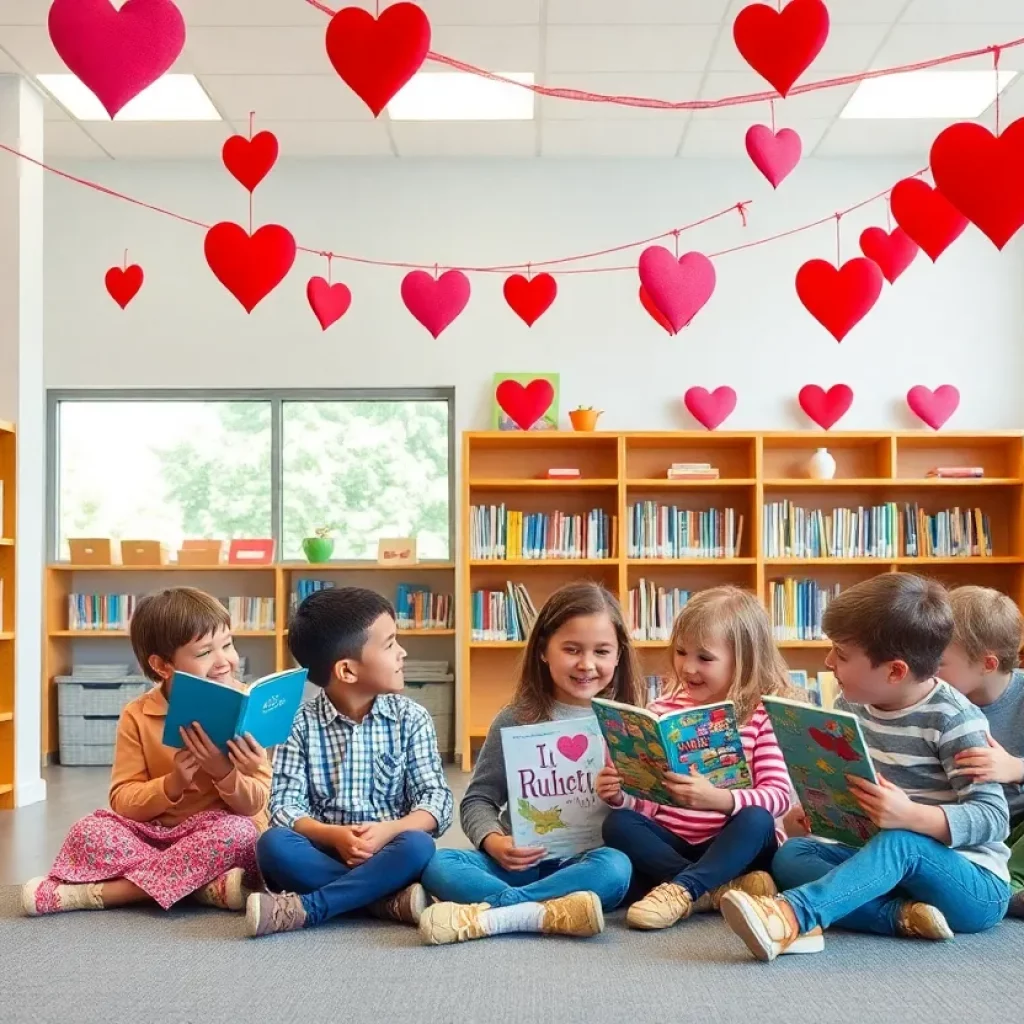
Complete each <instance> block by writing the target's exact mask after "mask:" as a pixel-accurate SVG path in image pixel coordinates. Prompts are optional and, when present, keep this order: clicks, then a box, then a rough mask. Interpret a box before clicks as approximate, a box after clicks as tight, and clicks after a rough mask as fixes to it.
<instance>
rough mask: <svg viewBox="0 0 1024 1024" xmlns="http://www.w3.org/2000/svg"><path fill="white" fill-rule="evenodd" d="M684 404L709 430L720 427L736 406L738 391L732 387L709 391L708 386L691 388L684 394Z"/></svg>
mask: <svg viewBox="0 0 1024 1024" xmlns="http://www.w3.org/2000/svg"><path fill="white" fill-rule="evenodd" d="M683 404H684V405H685V406H686V408H687V409H689V411H690V415H691V416H692V417H693V418H694V419H695V420H696V421H697V422H698V423H699V424H700V425H701V426H702V427H706V428H707V429H708V430H714V429H715V428H716V427H720V426H721V425H722V424H723V423H724V422H725V421H726V420H727V419H728V418H729V417H730V416H731V415H732V412H733V410H734V409H735V408H736V392H735V391H733V389H732V388H730V387H726V386H725V385H723V386H722V387H718V388H715V390H714V391H708V390H707V389H706V388H699V387H694V388H689V389H687V392H686V394H685V395H683Z"/></svg>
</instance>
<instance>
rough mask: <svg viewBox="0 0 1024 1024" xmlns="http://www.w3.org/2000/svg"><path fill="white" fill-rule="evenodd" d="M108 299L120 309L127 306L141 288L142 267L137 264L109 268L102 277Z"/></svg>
mask: <svg viewBox="0 0 1024 1024" xmlns="http://www.w3.org/2000/svg"><path fill="white" fill-rule="evenodd" d="M103 280H104V283H105V284H106V286H107V291H108V292H109V293H110V297H111V298H112V299H113V300H114V301H115V302H116V303H117V304H118V305H119V306H120V307H121V308H122V309H124V308H125V306H127V305H128V303H129V302H131V301H132V299H134V298H135V296H136V295H138V293H139V289H140V288H141V287H142V280H143V274H142V267H140V266H139V265H138V264H137V263H133V264H132V265H131V266H128V267H125V268H124V269H123V270H122V269H121V267H111V268H110V269H109V270H108V271H107V273H106V276H105V277H104V279H103Z"/></svg>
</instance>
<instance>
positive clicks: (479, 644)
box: [469, 640, 526, 651]
mask: <svg viewBox="0 0 1024 1024" xmlns="http://www.w3.org/2000/svg"><path fill="white" fill-rule="evenodd" d="M469 646H470V649H472V650H499V651H500V650H507V651H512V650H516V649H517V648H518V649H522V648H523V647H525V646H526V641H525V640H470V642H469Z"/></svg>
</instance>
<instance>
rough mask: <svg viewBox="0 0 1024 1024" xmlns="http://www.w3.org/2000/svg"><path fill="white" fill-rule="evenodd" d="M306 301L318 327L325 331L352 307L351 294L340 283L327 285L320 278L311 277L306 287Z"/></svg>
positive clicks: (345, 286) (347, 288)
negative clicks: (317, 321) (317, 322)
mask: <svg viewBox="0 0 1024 1024" xmlns="http://www.w3.org/2000/svg"><path fill="white" fill-rule="evenodd" d="M306 301H307V302H308V303H309V307H310V309H312V310H313V315H314V316H315V317H316V318H317V320H319V321H320V327H321V328H322V329H323V330H325V331H326V330H327V328H328V327H330V326H331V324H334V323H337V322H338V321H339V320H340V319H341V318H342V317H343V316H344V315H345V314H346V313H347V312H348V308H349V306H351V305H352V292H351V291H350V290H349V287H348V285H344V284H342V283H341V282H340V281H339V282H338V283H337V284H329V283H328V282H327V281H326V280H325V279H324V278H322V277H311V278H310V279H309V283H308V284H307V285H306Z"/></svg>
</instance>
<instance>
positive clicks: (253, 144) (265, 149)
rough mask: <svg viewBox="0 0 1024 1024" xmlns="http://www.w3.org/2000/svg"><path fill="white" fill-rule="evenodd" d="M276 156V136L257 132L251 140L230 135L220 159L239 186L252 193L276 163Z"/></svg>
mask: <svg viewBox="0 0 1024 1024" xmlns="http://www.w3.org/2000/svg"><path fill="white" fill-rule="evenodd" d="M277 154H278V145H277V136H276V135H275V134H274V133H273V132H266V131H264V132H257V133H256V134H255V135H254V136H253V137H252V138H251V139H247V138H246V137H245V136H244V135H232V136H231V138H230V139H228V140H227V141H226V142H225V143H224V148H223V149H222V150H221V159H222V160H223V161H224V166H225V167H226V168H227V169H228V170H229V171H230V172H231V174H232V175H233V177H234V178H235V179H236V180H237V181H238V182H239V184H240V185H241V186H242V187H243V188H245V189H248V190H249V191H250V192H253V191H255V189H256V186H257V185H259V183H260V182H261V181H262V180H263V179H264V178H265V177H266V176H267V175H268V174H269V173H270V169H271V168H272V167H273V166H274V164H275V163H277Z"/></svg>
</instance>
